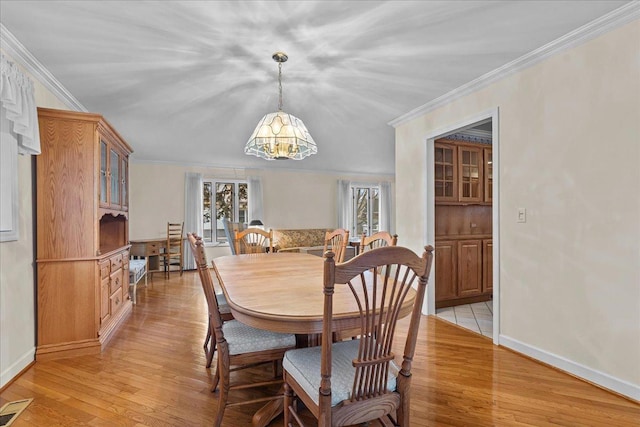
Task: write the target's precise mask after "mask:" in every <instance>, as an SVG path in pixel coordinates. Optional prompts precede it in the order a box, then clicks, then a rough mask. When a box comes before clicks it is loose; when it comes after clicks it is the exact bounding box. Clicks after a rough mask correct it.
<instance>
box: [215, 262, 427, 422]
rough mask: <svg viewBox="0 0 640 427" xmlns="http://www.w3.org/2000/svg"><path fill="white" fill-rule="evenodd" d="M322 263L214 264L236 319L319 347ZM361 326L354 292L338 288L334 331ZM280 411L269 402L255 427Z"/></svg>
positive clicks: (406, 306) (408, 304) (408, 305)
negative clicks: (287, 334) (295, 337)
mask: <svg viewBox="0 0 640 427" xmlns="http://www.w3.org/2000/svg"><path fill="white" fill-rule="evenodd" d="M324 263H325V258H324V257H319V256H316V255H311V254H307V253H295V252H276V253H258V254H246V255H228V256H222V257H217V258H215V259H214V260H213V265H214V268H215V270H216V274H217V277H218V280H219V282H220V287H221V288H222V291H223V292H224V295H225V297H226V299H227V303H228V305H229V308H230V309H231V312H232V314H233V316H234V318H235V319H236V320H238V321H240V322H242V323H245V324H247V325H249V326H253V327H255V328H260V329H266V330H270V331H275V332H285V333H294V334H296V336H297V337H298V340H297V342H298V346H306V345H314V344H316V345H317V344H318V343H319V340H318V339H317V337H318V336H319V334H320V333H321V332H322V326H323V323H322V322H323V320H322V319H323V315H324V293H323V287H324V285H323V283H324ZM367 274H368V275H367ZM372 274H373V273H372V272H367V273H366V274H365V281H366V283H367V287H368V288H370V287H371V283H372V282H373V280H371V277H372V276H371V275H372ZM358 292H359V291H358ZM414 300H415V292H414V291H413V290H410V291H409V293H408V294H407V296H406V298H405V301H404V303H403V305H402V307H401V310H400V315H399V317H404V316H406V315H408V314H409V313H410V312H411V310H412V308H413V302H414ZM359 322H360V311H359V309H358V305H357V302H356V300H355V298H354V296H353V294H352V291H351V289H350V288H349V287H348V286H336V287H335V290H334V294H333V316H332V330H333V331H334V332H340V331H344V330H353V329H355V328H358V327H359V326H360V323H359ZM314 337H315V338H314ZM282 410H283V401H282V399H278V400H274V401H271V402H269V403H268V404H267V405H265V406H264V407H262V408H260V410H258V412H256V413H255V415H254V416H253V420H252V422H253V425H254V426H266V425H268V424H269V423H270V422H271V420H273V419H274V418H275V417H276V416H278V415H279V414H280V413H281V412H282Z"/></svg>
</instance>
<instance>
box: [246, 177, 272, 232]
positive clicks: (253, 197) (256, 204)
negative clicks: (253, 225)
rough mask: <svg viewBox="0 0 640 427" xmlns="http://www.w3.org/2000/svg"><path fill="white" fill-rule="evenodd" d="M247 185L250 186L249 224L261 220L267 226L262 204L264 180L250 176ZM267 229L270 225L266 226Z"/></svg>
mask: <svg viewBox="0 0 640 427" xmlns="http://www.w3.org/2000/svg"><path fill="white" fill-rule="evenodd" d="M247 184H248V186H249V188H248V191H249V196H248V197H249V200H248V202H249V222H251V221H252V220H254V219H259V220H260V221H262V223H263V224H265V225H266V223H265V222H264V208H263V204H262V203H263V202H262V180H261V178H260V177H259V176H250V177H247ZM266 228H267V229H268V225H266Z"/></svg>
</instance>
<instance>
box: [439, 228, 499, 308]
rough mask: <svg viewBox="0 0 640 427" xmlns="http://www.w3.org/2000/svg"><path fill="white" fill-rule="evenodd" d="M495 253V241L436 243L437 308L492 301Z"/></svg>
mask: <svg viewBox="0 0 640 427" xmlns="http://www.w3.org/2000/svg"><path fill="white" fill-rule="evenodd" d="M491 250H492V244H491V239H465V240H436V250H435V267H436V280H435V287H436V289H435V294H436V308H442V307H449V306H453V305H459V304H467V303H472V302H480V301H487V300H489V299H491V297H492V295H493V288H492V286H491V283H492V278H493V271H492V269H491V266H492V254H491Z"/></svg>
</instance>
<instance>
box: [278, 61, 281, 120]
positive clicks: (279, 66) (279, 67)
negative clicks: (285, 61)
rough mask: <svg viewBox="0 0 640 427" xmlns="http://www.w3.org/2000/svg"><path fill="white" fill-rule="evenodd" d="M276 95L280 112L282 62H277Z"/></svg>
mask: <svg viewBox="0 0 640 427" xmlns="http://www.w3.org/2000/svg"><path fill="white" fill-rule="evenodd" d="M278 93H279V94H280V98H279V101H278V111H282V62H278Z"/></svg>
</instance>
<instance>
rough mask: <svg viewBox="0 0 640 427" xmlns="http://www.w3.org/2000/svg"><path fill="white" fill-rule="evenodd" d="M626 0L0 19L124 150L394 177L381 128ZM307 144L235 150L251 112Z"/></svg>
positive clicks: (19, 8) (123, 9)
mask: <svg viewBox="0 0 640 427" xmlns="http://www.w3.org/2000/svg"><path fill="white" fill-rule="evenodd" d="M625 3H627V1H591V0H589V1H397V0H396V1H383V2H366V1H331V2H328V1H304V2H303V1H297V2H284V1H87V0H85V1H42V0H38V1H26V0H20V1H17V0H15V1H14V0H2V1H1V2H0V21H1V22H2V24H3V25H4V26H5V27H6V28H7V29H8V30H9V31H10V32H11V33H12V34H13V35H14V36H15V37H16V38H17V39H18V40H19V41H20V42H21V43H22V44H23V45H24V46H25V47H26V49H27V50H29V51H30V52H31V54H33V55H34V56H35V57H36V58H37V59H38V61H40V62H41V63H42V64H43V65H44V67H46V68H47V69H48V70H49V72H50V73H51V74H52V75H53V76H54V77H55V78H56V79H57V80H58V81H59V82H60V83H61V84H62V85H63V86H64V87H65V88H66V89H67V90H68V91H69V92H70V93H71V94H73V96H75V98H76V99H77V100H78V101H79V102H80V103H81V104H82V105H84V107H85V108H86V109H87V110H88V111H91V112H96V113H100V114H102V115H104V116H105V118H106V119H107V120H108V121H109V122H110V123H111V124H112V125H113V126H114V127H115V128H116V129H117V130H118V132H119V133H120V134H121V135H122V136H123V137H124V138H125V139H126V140H127V141H128V142H129V144H130V145H131V146H132V147H133V149H134V154H133V155H132V160H133V161H156V162H174V163H183V164H202V165H211V166H223V167H235V168H265V167H270V168H271V167H274V168H292V169H297V170H301V169H306V170H313V171H336V172H357V173H375V174H393V173H394V170H395V164H394V129H393V128H392V127H391V126H389V125H388V123H389V122H390V121H391V120H393V119H395V118H397V117H399V116H401V115H403V114H405V113H407V112H409V111H411V110H413V109H415V108H417V107H420V106H421V105H423V104H425V103H427V102H429V101H431V100H433V99H435V98H438V97H440V96H442V95H444V94H446V93H447V92H449V91H452V90H454V89H456V88H457V87H459V86H461V85H463V84H465V83H468V82H470V81H472V80H474V79H476V78H478V77H480V76H482V75H484V74H486V73H488V72H490V71H492V70H494V69H496V68H498V67H500V66H503V65H505V64H507V63H509V62H511V61H513V60H515V59H517V58H519V57H521V56H522V55H524V54H526V53H529V52H531V51H533V50H535V49H536V48H539V47H541V46H543V45H545V44H547V43H549V42H551V41H554V40H556V39H558V38H559V37H561V36H563V35H565V34H567V33H568V32H570V31H572V30H575V29H576V28H578V27H580V26H582V25H584V24H587V23H589V22H591V21H593V20H594V19H596V18H598V17H600V16H602V15H604V14H606V13H608V12H610V11H612V10H614V9H616V8H618V7H620V6H623V5H624V4H625ZM276 51H284V52H286V53H287V54H288V55H289V61H288V62H286V63H285V64H284V65H283V71H282V73H283V74H282V75H283V78H282V86H283V96H284V106H283V110H284V111H286V112H288V113H291V114H293V115H295V116H297V117H299V118H300V119H302V120H303V121H304V123H305V124H306V125H307V128H308V129H309V132H310V133H311V135H312V136H313V138H314V139H315V141H316V143H317V144H318V154H316V155H315V156H311V157H309V158H307V159H304V160H301V161H293V160H288V161H271V162H268V161H266V160H262V159H259V158H257V157H253V156H251V157H250V156H247V155H245V154H244V151H243V150H244V144H245V142H246V140H247V139H248V138H249V136H250V134H251V132H252V131H253V129H254V128H255V126H256V124H257V122H258V120H259V119H260V118H261V117H262V116H263V115H264V114H266V113H269V112H274V111H277V107H278V85H277V75H278V68H277V64H276V63H275V62H273V60H272V59H271V55H272V53H274V52H276Z"/></svg>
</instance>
